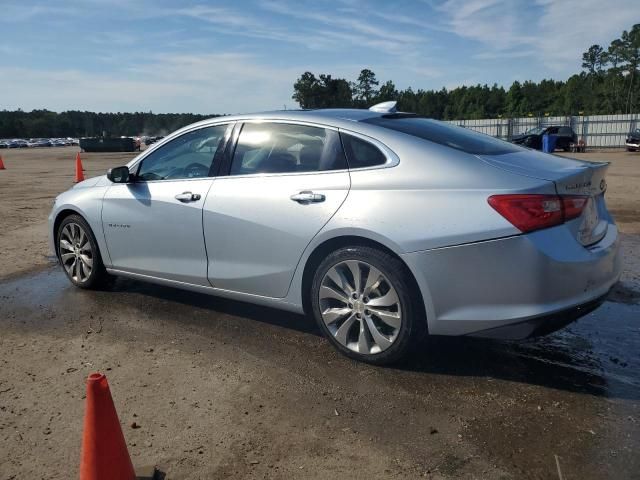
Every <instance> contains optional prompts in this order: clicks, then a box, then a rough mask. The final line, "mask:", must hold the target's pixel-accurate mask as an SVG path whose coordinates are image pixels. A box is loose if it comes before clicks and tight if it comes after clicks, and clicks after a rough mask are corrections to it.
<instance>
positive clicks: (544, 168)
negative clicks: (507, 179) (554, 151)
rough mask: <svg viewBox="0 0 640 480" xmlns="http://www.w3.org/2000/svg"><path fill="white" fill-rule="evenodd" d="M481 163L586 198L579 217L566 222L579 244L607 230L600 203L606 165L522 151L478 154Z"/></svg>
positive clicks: (602, 198) (603, 211)
mask: <svg viewBox="0 0 640 480" xmlns="http://www.w3.org/2000/svg"><path fill="white" fill-rule="evenodd" d="M478 158H480V159H481V160H482V161H484V162H486V163H488V164H489V165H492V166H494V167H497V168H501V169H503V170H507V171H509V172H511V173H516V174H519V175H525V176H527V177H532V178H538V179H541V180H548V181H551V182H553V183H554V184H555V186H556V191H557V193H558V195H582V196H587V197H589V201H588V202H587V205H586V206H585V208H584V210H583V212H582V215H581V216H580V217H578V218H576V219H575V220H571V221H569V222H567V224H566V225H567V226H568V227H569V228H570V229H571V230H572V232H573V233H574V235H575V237H576V238H577V239H578V241H579V242H580V243H581V244H582V245H585V246H587V245H591V244H593V243H596V242H598V241H600V240H601V239H602V238H603V237H604V235H605V234H606V231H607V226H608V212H607V209H606V205H605V202H604V192H605V190H606V188H607V183H606V181H605V176H606V173H607V169H608V168H609V164H608V163H606V162H599V163H595V162H585V161H583V160H575V159H571V158H565V157H560V156H556V155H549V154H545V153H540V152H535V151H533V150H523V151H520V152H513V153H506V154H503V155H492V156H490V155H478Z"/></svg>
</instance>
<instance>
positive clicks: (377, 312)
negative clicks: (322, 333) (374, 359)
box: [319, 260, 402, 355]
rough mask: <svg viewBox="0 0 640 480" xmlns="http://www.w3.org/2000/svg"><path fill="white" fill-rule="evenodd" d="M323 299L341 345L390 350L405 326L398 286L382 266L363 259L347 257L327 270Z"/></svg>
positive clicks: (367, 350)
mask: <svg viewBox="0 0 640 480" xmlns="http://www.w3.org/2000/svg"><path fill="white" fill-rule="evenodd" d="M319 302H320V312H321V314H322V320H323V321H324V323H325V325H326V326H327V328H328V329H329V332H331V334H332V335H333V336H334V338H335V339H336V340H337V341H338V342H339V343H340V344H341V345H343V346H344V347H346V348H348V349H349V350H352V351H354V352H357V353H360V354H365V355H372V354H376V353H380V352H382V351H384V350H386V349H387V348H389V347H390V346H391V345H392V344H393V342H394V341H395V339H396V338H397V336H398V334H399V332H400V328H401V326H402V311H401V307H400V300H399V298H398V294H397V292H396V290H395V288H394V286H393V285H392V284H391V282H390V281H389V279H388V278H387V277H386V276H385V275H383V274H382V272H380V270H378V269H377V268H375V267H374V266H373V265H370V264H368V263H366V262H363V261H360V260H346V261H343V262H340V263H337V264H336V265H334V266H332V267H331V268H330V269H329V270H328V271H327V273H326V274H325V275H324V277H323V279H322V283H321V285H320V291H319Z"/></svg>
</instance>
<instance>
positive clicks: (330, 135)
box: [230, 122, 347, 175]
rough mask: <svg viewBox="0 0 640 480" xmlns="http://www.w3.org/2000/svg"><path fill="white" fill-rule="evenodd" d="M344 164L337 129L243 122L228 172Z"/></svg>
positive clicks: (340, 166)
mask: <svg viewBox="0 0 640 480" xmlns="http://www.w3.org/2000/svg"><path fill="white" fill-rule="evenodd" d="M345 168H347V165H346V159H345V156H344V152H343V150H342V146H341V144H340V137H339V135H338V133H337V132H335V131H333V130H327V129H324V128H319V127H309V126H306V125H294V124H284V123H268V122H265V123H246V124H245V125H244V126H243V127H242V132H240V136H239V138H238V144H237V146H236V150H235V153H234V155H233V161H232V163H231V172H230V174H231V175H250V174H256V173H295V172H319V171H327V170H341V169H345Z"/></svg>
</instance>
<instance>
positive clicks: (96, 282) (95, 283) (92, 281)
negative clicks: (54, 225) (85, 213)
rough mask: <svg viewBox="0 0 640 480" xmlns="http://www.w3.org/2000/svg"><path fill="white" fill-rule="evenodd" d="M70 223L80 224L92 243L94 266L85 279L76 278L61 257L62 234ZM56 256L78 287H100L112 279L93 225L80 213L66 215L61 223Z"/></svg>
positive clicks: (66, 273)
mask: <svg viewBox="0 0 640 480" xmlns="http://www.w3.org/2000/svg"><path fill="white" fill-rule="evenodd" d="M70 224H76V225H79V226H80V227H81V228H82V229H83V230H84V232H85V233H86V235H87V237H88V241H89V243H90V245H91V251H92V254H93V257H92V260H93V267H92V269H91V272H90V273H89V275H88V277H87V278H86V279H85V280H83V281H78V280H76V279H74V278H73V277H72V276H71V275H70V273H69V272H68V271H67V269H66V268H65V267H64V264H63V261H62V257H61V251H60V250H61V247H60V239H61V236H62V232H63V230H64V228H65V226H67V225H70ZM56 256H57V257H58V262H60V266H61V267H62V270H63V271H64V273H65V275H66V276H67V278H68V279H69V280H70V281H71V283H73V284H74V285H75V286H76V287H79V288H84V289H90V290H93V289H98V288H100V287H103V286H105V285H106V284H107V283H108V282H109V281H110V280H111V278H112V277H111V275H109V274H108V273H107V271H106V269H105V267H104V263H103V262H102V256H101V255H100V249H99V248H98V242H96V238H95V236H94V234H93V231H92V230H91V227H90V226H89V224H88V223H87V221H86V220H85V219H84V218H82V217H81V216H80V215H77V214H73V215H69V216H67V217H65V218H64V219H63V220H62V222H60V225H59V226H58V230H57V231H56Z"/></svg>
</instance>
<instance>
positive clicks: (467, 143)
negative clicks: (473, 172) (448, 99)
mask: <svg viewBox="0 0 640 480" xmlns="http://www.w3.org/2000/svg"><path fill="white" fill-rule="evenodd" d="M362 122H365V123H371V124H373V125H377V126H379V127H384V128H388V129H390V130H395V131H397V132H402V133H406V134H408V135H412V136H414V137H418V138H422V139H424V140H428V141H430V142H434V143H438V144H440V145H444V146H446V147H450V148H454V149H456V150H461V151H463V152H466V153H471V154H473V155H500V154H504V153H512V152H518V151H520V150H521V148H520V147H517V146H515V145H512V144H510V143H507V142H505V141H502V140H498V139H497V138H493V137H491V136H489V135H485V134H483V133H478V132H474V131H472V130H468V129H466V128H462V127H457V126H455V125H451V124H449V123H445V122H439V121H437V120H431V119H430V118H424V117H418V116H417V115H411V116H407V115H404V116H401V115H383V116H381V117H374V118H368V119H366V120H362Z"/></svg>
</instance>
